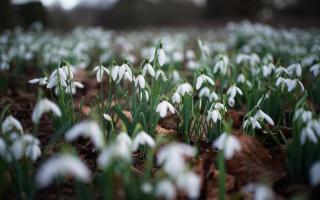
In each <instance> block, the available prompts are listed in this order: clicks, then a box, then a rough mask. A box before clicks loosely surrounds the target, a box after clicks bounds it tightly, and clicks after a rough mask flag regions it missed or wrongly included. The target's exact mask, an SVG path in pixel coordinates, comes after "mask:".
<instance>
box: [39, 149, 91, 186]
mask: <svg viewBox="0 0 320 200" xmlns="http://www.w3.org/2000/svg"><path fill="white" fill-rule="evenodd" d="M56 176H72V177H74V178H76V179H77V180H79V181H82V182H89V181H90V176H91V172H90V170H89V169H88V168H87V167H86V166H85V164H84V163H83V162H82V161H81V160H80V159H79V158H78V157H76V156H73V155H68V154H64V155H63V154H62V155H56V156H54V157H52V158H50V159H49V160H48V161H46V162H45V163H44V164H43V165H42V166H41V167H40V168H39V170H38V172H37V174H36V183H37V185H38V187H40V188H44V187H47V186H49V185H50V184H51V183H52V181H53V180H54V178H55V177H56Z"/></svg>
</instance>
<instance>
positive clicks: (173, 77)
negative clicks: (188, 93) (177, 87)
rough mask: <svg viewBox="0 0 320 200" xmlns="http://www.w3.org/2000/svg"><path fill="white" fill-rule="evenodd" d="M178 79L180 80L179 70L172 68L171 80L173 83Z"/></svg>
mask: <svg viewBox="0 0 320 200" xmlns="http://www.w3.org/2000/svg"><path fill="white" fill-rule="evenodd" d="M180 80H181V77H180V74H179V72H178V71H177V70H174V71H173V72H172V81H173V82H174V83H178V82H179V81H180Z"/></svg>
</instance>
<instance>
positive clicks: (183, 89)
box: [177, 83, 193, 96]
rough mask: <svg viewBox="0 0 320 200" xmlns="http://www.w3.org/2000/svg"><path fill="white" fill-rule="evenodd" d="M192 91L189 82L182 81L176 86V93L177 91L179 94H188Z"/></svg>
mask: <svg viewBox="0 0 320 200" xmlns="http://www.w3.org/2000/svg"><path fill="white" fill-rule="evenodd" d="M192 91H193V88H192V86H191V85H190V83H183V84H181V85H179V86H178V87H177V93H179V94H180V95H181V96H184V95H185V94H187V93H188V94H190V93H192Z"/></svg>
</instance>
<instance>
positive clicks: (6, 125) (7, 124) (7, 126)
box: [2, 115, 23, 133]
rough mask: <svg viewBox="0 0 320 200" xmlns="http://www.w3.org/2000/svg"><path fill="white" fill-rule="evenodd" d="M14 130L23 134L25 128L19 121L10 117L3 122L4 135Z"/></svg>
mask: <svg viewBox="0 0 320 200" xmlns="http://www.w3.org/2000/svg"><path fill="white" fill-rule="evenodd" d="M13 130H17V131H19V132H20V133H23V128H22V125H21V123H20V122H19V120H17V119H16V118H14V117H13V116H11V115H10V116H8V117H6V119H5V120H4V121H3V122H2V133H8V132H10V131H13Z"/></svg>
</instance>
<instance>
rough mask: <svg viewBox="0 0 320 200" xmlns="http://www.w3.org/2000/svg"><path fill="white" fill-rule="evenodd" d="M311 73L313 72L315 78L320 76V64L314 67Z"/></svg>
mask: <svg viewBox="0 0 320 200" xmlns="http://www.w3.org/2000/svg"><path fill="white" fill-rule="evenodd" d="M310 72H312V74H313V76H314V77H317V76H318V75H319V74H320V63H317V64H314V65H312V66H311V68H310Z"/></svg>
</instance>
